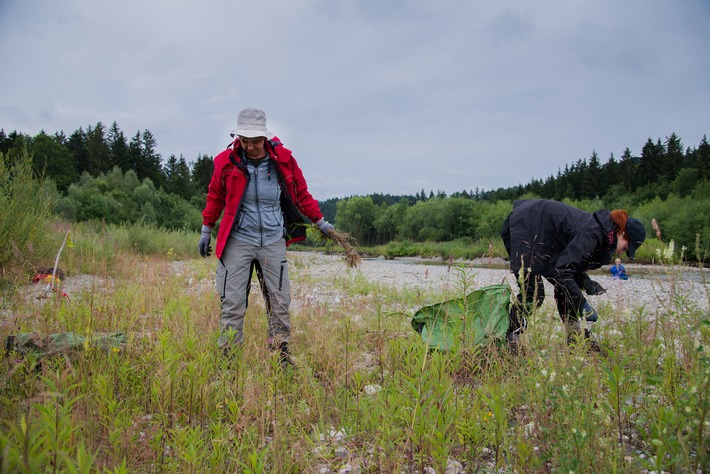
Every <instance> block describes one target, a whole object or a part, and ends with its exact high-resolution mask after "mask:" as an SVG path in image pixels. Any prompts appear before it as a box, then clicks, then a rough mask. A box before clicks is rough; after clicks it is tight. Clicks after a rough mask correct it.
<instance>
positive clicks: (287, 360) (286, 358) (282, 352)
mask: <svg viewBox="0 0 710 474" xmlns="http://www.w3.org/2000/svg"><path fill="white" fill-rule="evenodd" d="M269 349H271V350H272V351H278V352H279V363H280V364H281V368H282V369H283V370H287V369H289V368H290V369H295V368H296V364H294V363H293V360H291V351H290V350H289V348H288V342H281V343H279V344H278V345H275V344H271V343H269Z"/></svg>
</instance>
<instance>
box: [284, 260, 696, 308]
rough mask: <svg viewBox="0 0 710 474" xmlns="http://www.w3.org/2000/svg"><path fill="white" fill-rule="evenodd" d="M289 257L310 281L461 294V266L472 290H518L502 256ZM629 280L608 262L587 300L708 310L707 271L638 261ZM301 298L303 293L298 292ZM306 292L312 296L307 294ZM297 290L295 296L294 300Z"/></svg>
mask: <svg viewBox="0 0 710 474" xmlns="http://www.w3.org/2000/svg"><path fill="white" fill-rule="evenodd" d="M290 257H291V259H292V261H295V260H298V264H296V265H292V267H293V266H296V267H297V269H296V270H294V271H298V272H303V274H304V275H310V276H311V277H313V278H314V279H315V280H318V279H320V278H323V279H326V280H328V279H332V278H333V277H335V276H336V275H338V274H340V273H342V272H355V273H356V274H358V275H359V277H362V278H365V279H367V280H368V281H371V282H377V283H379V284H381V285H386V286H390V287H393V288H395V289H405V288H409V289H417V290H420V291H424V292H427V291H428V292H439V293H440V292H446V293H448V292H451V294H452V295H456V294H457V291H458V294H460V288H461V271H462V270H463V271H465V272H466V273H467V274H469V275H472V278H473V289H476V288H480V287H483V286H487V285H493V284H500V283H508V284H509V285H511V287H512V288H513V289H514V291H517V285H516V283H515V279H514V276H513V275H512V274H511V273H510V271H509V270H508V269H507V266H506V262H505V261H503V260H501V259H493V260H490V261H489V260H487V259H482V260H476V261H470V260H468V261H455V262H451V264H447V263H442V262H441V261H440V260H434V259H432V260H426V259H421V258H398V259H394V260H386V259H384V258H378V259H365V260H363V261H362V263H361V264H360V265H359V266H358V267H356V268H347V267H346V265H345V263H344V261H343V258H342V256H340V255H323V254H317V253H309V252H290ZM625 266H626V268H627V271H628V273H629V277H630V278H629V280H626V281H624V280H614V279H612V277H611V274H610V273H608V272H609V267H608V266H607V267H603V268H602V269H600V270H597V271H594V272H591V273H590V276H591V277H592V279H594V280H595V281H597V282H599V283H600V284H601V285H602V286H603V287H604V288H606V290H607V291H606V293H604V294H602V295H599V296H590V297H589V300H590V302H591V304H592V305H593V306H595V307H596V308H597V309H598V310H602V309H603V308H605V307H607V306H610V307H611V309H612V310H613V311H615V312H622V313H623V312H628V311H633V310H634V309H636V308H639V307H645V310H646V312H647V313H648V314H649V316H653V315H655V314H657V312H664V313H668V312H671V311H678V302H679V301H683V305H682V306H683V307H684V308H686V309H688V308H696V309H699V310H702V311H705V312H707V311H708V300H709V299H710V297H709V294H708V291H709V288H708V286H709V285H708V282H710V272H708V270H699V269H697V268H690V267H670V268H669V267H660V266H649V265H638V264H625ZM545 291H546V294H547V295H548V298H547V299H546V304H553V303H552V302H553V301H554V300H553V298H552V294H553V290H552V286H551V285H549V283H547V282H546V283H545ZM301 297H304V296H303V295H301ZM305 297H313V296H312V295H311V296H308V295H306V296H305ZM298 299H299V295H298V294H295V295H294V300H295V301H294V302H295V303H298Z"/></svg>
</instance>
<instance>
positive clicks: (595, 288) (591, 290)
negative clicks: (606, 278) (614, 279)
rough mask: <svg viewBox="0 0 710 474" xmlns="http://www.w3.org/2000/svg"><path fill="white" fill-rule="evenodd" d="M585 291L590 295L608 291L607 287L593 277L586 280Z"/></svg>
mask: <svg viewBox="0 0 710 474" xmlns="http://www.w3.org/2000/svg"><path fill="white" fill-rule="evenodd" d="M584 291H585V292H586V293H587V294H588V295H593V296H594V295H601V294H602V293H606V288H604V287H603V286H601V285H600V284H599V283H597V282H596V281H594V280H592V279H591V278H587V279H586V280H585V282H584Z"/></svg>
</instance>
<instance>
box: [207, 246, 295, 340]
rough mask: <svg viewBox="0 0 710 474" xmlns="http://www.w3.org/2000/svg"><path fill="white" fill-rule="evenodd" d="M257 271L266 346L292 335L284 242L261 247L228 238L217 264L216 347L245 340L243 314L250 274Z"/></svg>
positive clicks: (289, 292)
mask: <svg viewBox="0 0 710 474" xmlns="http://www.w3.org/2000/svg"><path fill="white" fill-rule="evenodd" d="M254 271H256V274H257V277H258V280H259V284H260V286H261V291H262V294H263V296H264V302H265V304H266V312H267V314H268V327H269V329H268V337H269V343H270V344H273V345H276V346H278V344H280V343H282V342H288V338H289V334H290V332H291V317H290V315H289V310H288V309H289V306H290V304H291V285H290V283H289V278H288V262H287V260H286V242H285V241H284V240H283V239H281V240H278V241H276V242H274V243H273V244H270V245H266V246H263V247H260V246H257V245H251V244H247V243H244V242H240V241H238V240H236V239H234V238H232V237H229V240H228V242H227V245H226V246H225V248H224V252H222V258H221V259H220V260H219V263H218V264H217V278H216V288H217V293H218V294H219V297H220V300H221V302H222V316H221V319H220V324H219V328H220V335H219V339H218V340H217V344H218V345H219V346H220V347H222V348H225V347H228V346H229V345H231V344H241V343H242V342H243V341H244V315H245V314H246V312H247V306H248V305H249V291H250V289H251V281H252V273H253V272H254Z"/></svg>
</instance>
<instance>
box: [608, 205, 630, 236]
mask: <svg viewBox="0 0 710 474" xmlns="http://www.w3.org/2000/svg"><path fill="white" fill-rule="evenodd" d="M611 220H612V221H613V222H614V224H616V232H617V233H619V232H621V233H622V234H624V235H626V221H627V220H629V213H628V212H626V211H625V210H623V209H614V210H613V211H611Z"/></svg>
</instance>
